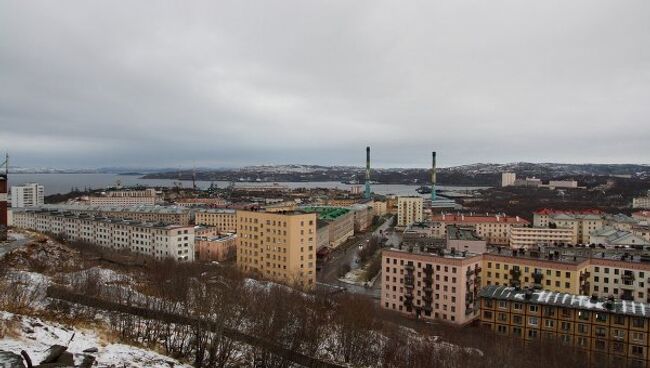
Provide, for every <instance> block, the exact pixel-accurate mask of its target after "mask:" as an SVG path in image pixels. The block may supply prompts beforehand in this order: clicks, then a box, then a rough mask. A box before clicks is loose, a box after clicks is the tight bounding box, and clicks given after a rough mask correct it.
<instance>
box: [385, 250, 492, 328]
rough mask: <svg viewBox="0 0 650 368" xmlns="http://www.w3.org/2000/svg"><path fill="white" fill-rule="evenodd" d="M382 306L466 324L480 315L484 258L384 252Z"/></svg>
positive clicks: (440, 252)
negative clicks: (479, 298)
mask: <svg viewBox="0 0 650 368" xmlns="http://www.w3.org/2000/svg"><path fill="white" fill-rule="evenodd" d="M382 277H383V278H384V279H383V281H382V286H381V306H382V308H385V309H389V310H393V311H397V312H400V313H403V314H405V315H409V316H414V317H417V318H423V319H429V320H433V319H437V320H442V321H446V322H449V323H453V324H458V325H465V324H468V323H470V322H472V321H473V320H474V319H475V318H476V317H477V316H478V299H477V297H478V291H479V288H480V285H481V256H480V255H476V254H471V253H467V252H453V251H449V250H444V249H440V248H436V249H433V248H429V249H423V250H422V251H420V250H419V249H417V248H416V249H414V250H410V251H407V250H400V249H389V250H384V251H383V252H382Z"/></svg>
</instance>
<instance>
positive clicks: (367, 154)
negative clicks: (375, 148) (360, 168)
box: [363, 146, 371, 199]
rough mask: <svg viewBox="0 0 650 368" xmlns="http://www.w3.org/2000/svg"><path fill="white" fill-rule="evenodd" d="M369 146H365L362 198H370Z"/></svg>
mask: <svg viewBox="0 0 650 368" xmlns="http://www.w3.org/2000/svg"><path fill="white" fill-rule="evenodd" d="M370 195H371V193H370V146H368V147H366V190H365V192H364V194H363V196H364V198H366V199H370Z"/></svg>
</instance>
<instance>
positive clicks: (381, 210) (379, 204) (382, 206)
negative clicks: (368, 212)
mask: <svg viewBox="0 0 650 368" xmlns="http://www.w3.org/2000/svg"><path fill="white" fill-rule="evenodd" d="M372 211H373V213H374V214H375V216H384V215H386V214H387V213H388V210H387V207H386V202H385V201H377V200H375V201H373V202H372Z"/></svg>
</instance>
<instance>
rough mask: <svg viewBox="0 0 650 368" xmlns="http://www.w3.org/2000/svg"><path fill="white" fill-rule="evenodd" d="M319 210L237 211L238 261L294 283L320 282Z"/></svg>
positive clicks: (245, 267)
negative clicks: (317, 279)
mask: <svg viewBox="0 0 650 368" xmlns="http://www.w3.org/2000/svg"><path fill="white" fill-rule="evenodd" d="M316 221H317V217H316V214H315V213H303V212H290V213H270V212H258V211H237V226H238V229H237V235H238V236H237V265H238V267H239V268H240V269H241V270H242V271H244V272H251V273H256V274H258V275H261V276H263V277H265V278H268V279H271V280H274V281H278V282H283V283H286V284H290V285H295V286H300V287H305V288H312V287H314V286H315V284H316V246H317V239H316V237H317V234H316Z"/></svg>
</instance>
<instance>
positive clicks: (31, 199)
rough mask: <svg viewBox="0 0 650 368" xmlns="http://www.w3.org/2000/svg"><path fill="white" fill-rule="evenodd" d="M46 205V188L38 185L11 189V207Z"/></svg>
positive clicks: (32, 184) (30, 184)
mask: <svg viewBox="0 0 650 368" xmlns="http://www.w3.org/2000/svg"><path fill="white" fill-rule="evenodd" d="M44 203H45V187H44V186H42V185H40V184H38V183H28V184H24V185H14V186H12V187H11V207H14V208H16V207H18V208H20V207H34V206H41V205H43V204H44Z"/></svg>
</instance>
